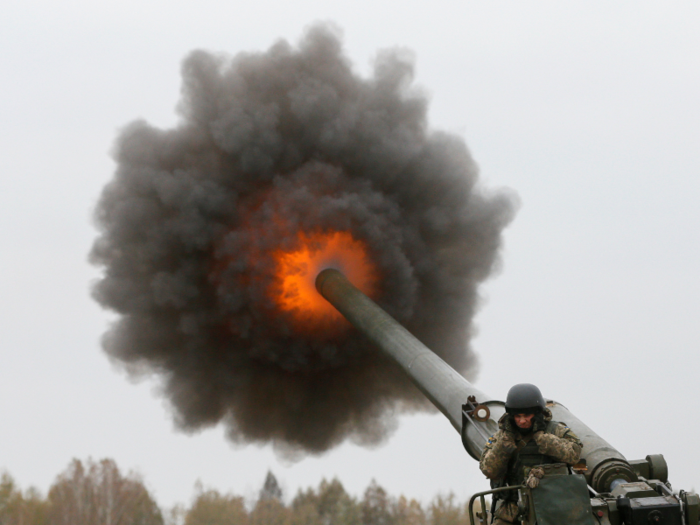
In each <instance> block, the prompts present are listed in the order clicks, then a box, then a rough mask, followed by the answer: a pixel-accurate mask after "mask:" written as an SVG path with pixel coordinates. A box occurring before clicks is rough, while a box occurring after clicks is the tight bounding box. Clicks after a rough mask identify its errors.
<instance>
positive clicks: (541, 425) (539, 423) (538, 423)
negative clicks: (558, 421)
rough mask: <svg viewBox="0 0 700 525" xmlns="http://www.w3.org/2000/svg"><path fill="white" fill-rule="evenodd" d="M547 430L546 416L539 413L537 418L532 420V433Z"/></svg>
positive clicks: (536, 415)
mask: <svg viewBox="0 0 700 525" xmlns="http://www.w3.org/2000/svg"><path fill="white" fill-rule="evenodd" d="M546 429H547V422H546V421H545V420H544V414H543V413H541V412H540V413H539V414H535V417H534V418H533V420H532V431H533V432H534V433H537V432H539V431H541V430H546Z"/></svg>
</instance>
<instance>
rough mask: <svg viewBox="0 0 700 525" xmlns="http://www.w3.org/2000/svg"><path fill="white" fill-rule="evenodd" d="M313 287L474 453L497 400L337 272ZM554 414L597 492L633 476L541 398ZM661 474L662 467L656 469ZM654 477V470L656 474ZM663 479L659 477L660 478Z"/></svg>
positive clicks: (498, 410)
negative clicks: (574, 442)
mask: <svg viewBox="0 0 700 525" xmlns="http://www.w3.org/2000/svg"><path fill="white" fill-rule="evenodd" d="M316 289H317V290H318V291H319V293H320V294H321V295H322V296H323V297H325V298H326V300H328V302H330V303H331V304H332V305H333V306H334V307H335V308H336V309H337V310H338V311H339V312H340V313H341V314H342V315H343V316H344V317H345V318H346V319H347V320H348V321H350V323H351V324H352V325H353V326H355V328H357V329H358V330H359V331H360V332H362V333H363V334H364V335H365V336H366V337H367V338H368V339H369V340H370V341H371V342H372V343H374V344H375V345H376V346H377V347H378V348H379V349H381V351H383V352H384V353H385V354H387V355H388V356H390V357H391V358H392V359H393V360H394V361H395V362H396V363H397V364H398V365H399V366H400V367H401V368H402V369H403V370H404V371H405V372H406V374H408V376H409V377H410V378H411V380H412V381H413V383H414V384H415V385H416V386H417V387H418V388H419V389H420V390H421V392H423V394H425V396H426V397H427V398H428V399H429V400H430V401H431V402H432V403H433V404H434V405H435V406H436V407H437V408H438V409H439V410H440V412H442V413H443V414H444V415H445V416H446V417H447V419H448V420H449V421H450V423H452V426H453V427H454V428H455V429H456V430H457V432H459V433H460V434H461V436H462V442H463V444H464V447H465V448H466V450H467V452H468V453H469V454H470V455H471V456H472V457H474V458H475V459H478V458H479V456H480V454H481V451H482V450H483V447H484V445H485V443H486V440H487V438H488V436H489V435H491V434H493V433H494V432H495V431H496V429H497V421H498V419H499V418H500V416H501V415H503V413H504V411H505V407H504V404H503V402H502V401H493V400H491V399H492V398H491V397H489V396H488V395H486V394H485V393H483V392H481V391H480V390H479V389H477V388H476V387H475V386H474V385H472V384H471V383H470V382H469V381H467V380H466V379H465V378H464V377H462V376H461V375H460V374H459V373H457V372H456V371H455V370H454V369H453V368H452V367H451V366H450V365H448V364H447V363H446V362H445V361H443V360H442V359H441V358H440V357H439V356H438V355H436V354H435V353H434V352H433V351H432V350H430V349H429V348H428V347H426V346H425V345H424V344H423V343H421V342H420V341H419V340H418V339H416V338H415V337H414V336H413V335H412V334H411V333H410V332H409V331H408V330H406V329H405V328H404V327H403V326H401V325H400V324H399V323H398V322H397V321H396V320H395V319H393V318H392V317H391V316H390V315H389V314H387V313H386V312H385V311H384V310H383V309H382V308H380V307H379V306H378V305H377V304H376V303H375V302H374V301H372V300H371V299H370V298H369V297H367V296H366V295H365V294H363V293H362V292H361V291H360V290H358V289H357V288H355V286H353V284H352V283H351V282H350V281H348V280H347V279H346V278H345V276H344V275H343V274H341V273H340V272H339V271H337V270H334V269H326V270H324V271H322V272H321V273H319V275H318V277H317V278H316ZM468 399H473V400H477V401H475V402H474V403H473V408H477V407H481V408H482V410H483V407H486V408H487V410H486V411H485V413H486V417H483V413H482V415H481V416H480V414H479V411H478V410H471V411H467V410H465V408H464V407H463V405H464V404H465V403H466V402H467V400H468ZM547 405H548V408H549V409H550V410H551V411H552V414H553V416H554V419H555V420H557V421H564V422H565V423H566V424H567V425H568V426H569V427H570V428H571V429H572V430H573V431H574V432H575V433H576V434H577V435H578V436H579V438H580V439H581V441H582V442H583V444H584V447H583V456H582V457H583V458H584V459H585V461H586V464H587V471H585V476H586V480H587V481H588V484H589V485H590V486H591V487H593V489H594V490H596V491H598V492H607V491H609V490H610V486H611V484H612V483H613V482H614V481H615V480H620V481H634V480H636V479H637V475H636V474H635V471H634V469H633V468H632V466H631V465H630V463H629V462H627V460H626V459H625V457H624V456H623V455H622V454H620V452H618V451H617V450H616V449H615V448H613V447H612V445H610V444H609V443H607V442H606V441H605V440H604V439H602V438H601V437H600V436H598V435H597V434H596V433H595V432H593V430H591V429H590V428H589V427H588V426H587V425H585V424H584V423H583V422H582V421H580V420H579V419H578V418H577V417H575V416H574V415H573V414H572V413H571V412H569V410H568V409H567V408H566V407H564V406H563V405H561V404H559V403H557V402H555V401H550V400H548V401H547ZM646 461H647V462H648V463H649V469H651V470H654V469H656V471H658V472H660V473H661V472H663V471H665V463H664V462H663V458H661V459H659V457H658V456H652V457H651V459H649V458H648V459H647V460H646ZM662 476H665V472H663V473H662ZM657 477H658V476H657ZM664 481H665V480H664Z"/></svg>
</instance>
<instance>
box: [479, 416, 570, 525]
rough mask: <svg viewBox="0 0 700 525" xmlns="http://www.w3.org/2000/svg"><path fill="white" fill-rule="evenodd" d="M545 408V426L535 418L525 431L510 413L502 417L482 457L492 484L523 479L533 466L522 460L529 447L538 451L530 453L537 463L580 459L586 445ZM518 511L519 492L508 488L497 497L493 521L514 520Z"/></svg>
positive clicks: (482, 469)
mask: <svg viewBox="0 0 700 525" xmlns="http://www.w3.org/2000/svg"><path fill="white" fill-rule="evenodd" d="M543 412H544V425H540V426H542V427H543V428H540V426H537V423H534V422H533V425H536V426H535V428H533V432H532V433H530V434H526V435H522V434H521V433H520V432H519V429H518V427H517V426H516V425H515V422H514V421H513V418H512V417H511V416H510V415H509V414H505V415H504V416H503V417H502V418H501V419H500V420H499V422H498V427H499V430H498V432H496V433H495V434H494V435H493V436H491V437H490V438H489V441H488V443H487V444H486V447H484V451H483V452H482V453H481V460H480V461H479V468H480V469H481V472H483V473H484V475H485V476H486V477H487V478H489V479H491V480H492V484H493V483H494V482H495V485H497V486H502V485H505V484H508V485H519V484H521V483H523V482H524V481H525V478H526V477H527V475H528V474H529V470H530V467H531V466H532V465H530V466H523V465H522V464H521V461H520V459H521V458H520V456H521V455H523V456H524V454H525V453H526V451H527V453H530V454H532V453H533V452H534V453H535V456H532V455H530V457H531V458H532V457H535V458H537V461H536V463H541V464H544V463H568V464H569V465H573V464H575V463H576V462H578V460H579V458H580V457H581V447H582V446H583V445H582V443H581V442H580V441H579V439H578V437H577V436H576V434H574V433H573V432H572V431H571V429H570V428H569V427H567V426H566V425H565V424H564V423H557V422H553V421H552V413H551V412H550V411H549V410H548V409H544V411H543ZM528 445H529V446H528ZM526 447H527V448H526ZM521 453H522V454H521ZM538 455H539V457H538ZM517 513H518V507H517V493H515V492H514V491H513V492H510V491H508V492H506V493H505V495H503V496H502V497H501V498H499V499H498V503H497V505H496V512H495V518H496V519H495V521H494V523H496V524H498V525H504V524H509V523H514V522H515V518H516V515H517Z"/></svg>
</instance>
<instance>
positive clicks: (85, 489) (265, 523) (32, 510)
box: [0, 459, 469, 525]
mask: <svg viewBox="0 0 700 525" xmlns="http://www.w3.org/2000/svg"><path fill="white" fill-rule="evenodd" d="M468 523H469V517H468V514H467V506H466V504H465V503H461V502H458V501H457V500H456V498H455V497H454V496H453V495H448V496H437V497H435V498H434V499H433V501H431V502H430V503H429V504H428V505H427V506H424V505H422V504H421V503H420V502H418V501H416V500H415V499H408V498H406V497H405V496H399V497H393V496H390V495H389V494H388V493H387V491H386V490H385V489H384V488H382V487H381V486H380V485H379V484H378V483H377V482H376V481H372V483H370V485H369V486H368V487H367V489H366V490H365V492H364V494H363V495H362V497H361V498H357V497H354V496H352V495H350V494H348V493H347V492H346V491H345V488H344V487H343V485H342V483H341V482H340V481H338V480H337V479H333V480H331V481H327V480H325V479H324V480H323V481H321V483H320V484H319V486H318V487H317V488H315V489H314V488H307V489H306V490H300V491H299V492H298V493H297V494H296V496H294V497H293V498H292V499H291V501H289V502H285V499H284V494H283V493H282V490H281V488H280V486H279V484H278V483H277V480H276V478H275V476H274V475H273V474H272V473H271V472H268V474H267V477H266V479H265V482H264V484H263V486H262V488H261V489H260V492H259V494H258V496H257V498H256V499H255V501H250V500H246V499H245V498H243V497H241V496H238V495H235V494H222V493H220V492H219V491H217V490H214V489H205V488H204V487H203V485H202V484H201V483H198V484H197V486H196V487H195V493H194V496H193V498H192V502H191V504H190V506H189V507H184V506H180V505H178V506H176V507H174V508H172V509H168V510H166V511H161V509H160V508H159V507H158V505H157V504H156V502H155V500H154V499H153V497H152V496H151V494H150V492H149V491H148V489H147V487H146V485H145V484H144V482H143V480H142V479H141V477H140V476H139V475H137V474H135V473H128V474H126V475H125V474H123V473H122V472H121V471H120V470H119V468H118V467H117V465H116V463H115V462H114V461H113V460H111V459H103V460H101V461H98V462H95V461H92V460H88V461H86V462H82V461H80V460H77V459H74V460H73V461H71V463H70V464H69V465H68V467H67V468H66V470H65V471H63V472H62V473H60V474H59V475H58V476H57V477H56V480H55V481H54V483H53V485H52V486H51V488H50V489H49V492H48V495H47V496H46V497H43V496H42V495H41V494H40V493H39V492H38V491H37V490H36V489H33V488H30V489H28V490H25V491H22V490H20V488H19V487H18V486H17V485H16V484H15V482H14V480H13V479H12V477H11V476H10V475H9V474H7V473H4V474H3V475H2V477H1V478H0V525H467V524H468Z"/></svg>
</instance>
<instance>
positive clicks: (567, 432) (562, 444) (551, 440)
mask: <svg viewBox="0 0 700 525" xmlns="http://www.w3.org/2000/svg"><path fill="white" fill-rule="evenodd" d="M534 439H535V442H536V443H537V444H538V445H539V451H540V453H542V454H546V455H548V456H551V457H553V458H554V459H556V460H557V461H561V462H562V463H568V464H569V465H574V464H576V463H577V462H578V460H579V459H580V458H581V448H582V447H583V444H582V443H581V441H580V440H579V438H578V436H577V435H576V434H574V433H573V431H572V430H571V429H570V428H569V427H567V426H566V425H564V424H563V423H559V425H557V427H556V428H555V429H554V433H553V434H546V433H544V432H537V433H536V434H535V436H534Z"/></svg>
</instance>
